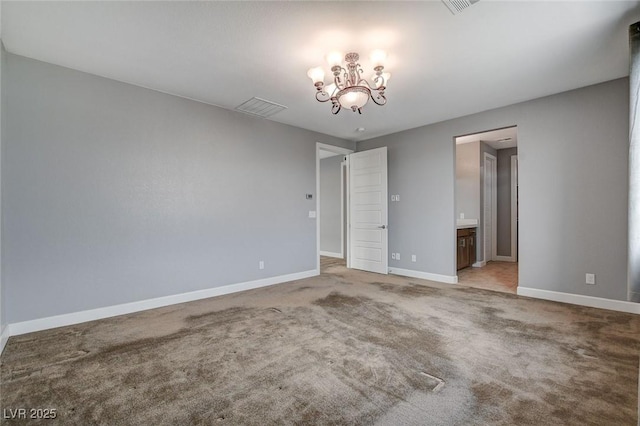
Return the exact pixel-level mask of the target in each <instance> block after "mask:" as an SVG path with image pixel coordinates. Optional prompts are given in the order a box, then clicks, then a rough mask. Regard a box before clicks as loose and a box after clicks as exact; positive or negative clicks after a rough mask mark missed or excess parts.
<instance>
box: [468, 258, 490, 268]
mask: <svg viewBox="0 0 640 426" xmlns="http://www.w3.org/2000/svg"><path fill="white" fill-rule="evenodd" d="M471 266H472V267H473V268H482V267H484V266H487V262H485V261H484V260H481V261H480V262H476V263H474V264H473V265H471Z"/></svg>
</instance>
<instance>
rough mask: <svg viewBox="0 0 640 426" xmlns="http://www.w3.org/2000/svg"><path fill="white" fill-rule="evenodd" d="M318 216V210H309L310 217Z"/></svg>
mask: <svg viewBox="0 0 640 426" xmlns="http://www.w3.org/2000/svg"><path fill="white" fill-rule="evenodd" d="M315 218H316V212H315V211H314V210H309V219H315Z"/></svg>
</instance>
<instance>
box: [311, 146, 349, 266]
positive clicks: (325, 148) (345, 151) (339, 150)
mask: <svg viewBox="0 0 640 426" xmlns="http://www.w3.org/2000/svg"><path fill="white" fill-rule="evenodd" d="M321 149H322V150H323V151H329V152H334V153H336V154H340V155H349V154H351V153H352V152H354V151H353V150H350V149H347V148H342V147H339V146H334V145H328V144H326V143H322V142H316V258H317V259H318V260H317V261H316V269H317V270H318V271H319V270H320V255H321V254H320V150H321ZM347 164H348V163H347ZM347 167H348V166H347ZM340 175H341V182H340V184H341V188H340V194H341V197H340V205H341V207H342V212H341V214H344V206H342V199H343V198H344V197H343V196H342V188H343V187H344V181H343V179H344V177H343V176H342V166H341V167H340ZM347 196H348V194H347ZM343 224H344V219H343V220H341V221H340V228H341V233H342V235H341V236H340V250H343V247H344V241H343V238H344V229H343V226H344V225H343ZM348 247H349V240H348V239H347V248H348ZM340 257H341V258H344V255H343V256H340ZM347 267H348V265H347Z"/></svg>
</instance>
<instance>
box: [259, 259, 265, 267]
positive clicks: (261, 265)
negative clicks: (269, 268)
mask: <svg viewBox="0 0 640 426" xmlns="http://www.w3.org/2000/svg"><path fill="white" fill-rule="evenodd" d="M258 268H260V269H264V260H261V261H260V262H258Z"/></svg>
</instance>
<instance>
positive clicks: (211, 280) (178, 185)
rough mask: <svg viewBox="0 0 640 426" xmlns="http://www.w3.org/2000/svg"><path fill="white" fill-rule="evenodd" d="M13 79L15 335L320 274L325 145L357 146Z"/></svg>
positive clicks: (7, 229) (5, 174)
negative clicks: (88, 316) (320, 175)
mask: <svg viewBox="0 0 640 426" xmlns="http://www.w3.org/2000/svg"><path fill="white" fill-rule="evenodd" d="M3 71H5V72H4V73H3V74H4V75H3V77H5V78H7V80H8V84H7V85H4V88H5V89H6V91H7V93H6V95H7V96H8V103H7V109H8V111H6V112H7V121H6V123H5V124H6V126H5V127H6V135H5V137H4V138H3V140H2V143H3V152H2V161H3V167H2V170H1V171H2V185H3V191H2V207H3V214H4V217H3V234H2V245H3V257H2V265H3V272H4V285H5V286H6V288H5V291H6V293H5V295H6V301H7V303H6V305H5V306H6V308H7V309H6V310H7V312H6V313H7V319H8V321H9V322H10V323H12V322H18V321H25V320H31V319H36V318H42V317H47V316H51V315H58V314H64V313H70V312H75V311H82V310H87V309H92V308H99V307H104V306H110V305H115V304H121V303H127V302H132V301H138V300H144V299H149V298H154V297H160V296H167V295H172V294H178V293H183V292H189V291H194V290H200V289H206V288H212V287H218V286H223V285H227V284H233V283H238V282H245V281H251V280H256V279H260V278H266V277H272V276H279V275H283V274H290V273H296V272H301V271H307V270H314V269H315V268H316V260H317V258H316V222H315V220H314V219H309V218H308V211H309V210H314V209H315V207H314V206H315V202H314V201H308V200H306V199H305V193H314V192H315V191H314V188H315V144H316V142H323V143H329V144H336V145H340V146H343V147H348V148H351V149H353V144H352V143H350V142H346V141H342V140H338V139H335V138H332V137H329V136H325V135H322V134H318V133H313V132H310V131H306V130H302V129H298V128H294V127H291V126H286V125H283V124H279V123H275V122H273V121H269V120H263V119H258V118H253V117H250V116H247V115H244V114H241V113H237V112H233V111H228V110H224V109H221V108H217V107H213V106H209V105H205V104H201V103H197V102H193V101H190V100H186V99H182V98H178V97H174V96H170V95H166V94H163V93H159V92H154V91H151V90H147V89H143V88H139V87H135V86H131V85H127V84H123V83H119V82H116V81H112V80H108V79H104V78H100V77H96V76H93V75H89V74H85V73H82V72H77V71H73V70H69V69H66V68H61V67H58V66H54V65H50V64H46V63H43V62H37V61H33V60H30V59H26V58H23V57H19V56H15V55H11V54H8V55H7V68H6V70H3ZM260 260H264V262H265V269H264V270H259V269H258V262H259V261H260Z"/></svg>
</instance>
